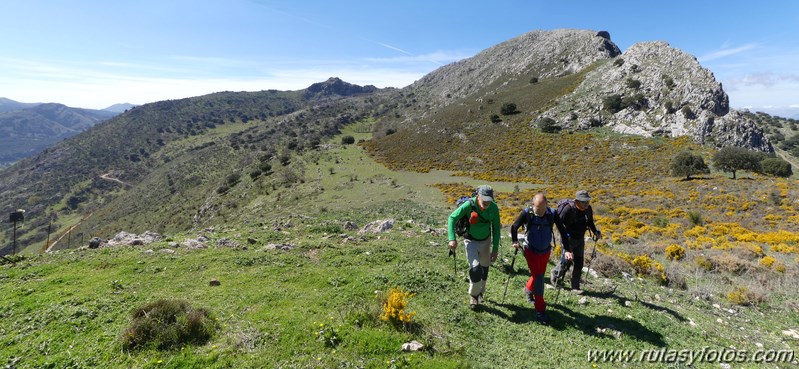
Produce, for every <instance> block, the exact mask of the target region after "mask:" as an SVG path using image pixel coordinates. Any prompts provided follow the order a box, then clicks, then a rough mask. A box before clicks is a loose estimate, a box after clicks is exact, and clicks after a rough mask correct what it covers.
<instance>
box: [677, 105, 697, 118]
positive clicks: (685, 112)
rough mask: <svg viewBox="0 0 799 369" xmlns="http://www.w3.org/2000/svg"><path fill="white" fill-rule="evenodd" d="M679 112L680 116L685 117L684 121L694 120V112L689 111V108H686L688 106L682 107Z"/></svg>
mask: <svg viewBox="0 0 799 369" xmlns="http://www.w3.org/2000/svg"><path fill="white" fill-rule="evenodd" d="M680 111H682V115H683V116H684V117H685V119H694V118H696V113H694V111H693V110H691V107H690V106H688V105H686V106H683V107H682V109H681V110H680Z"/></svg>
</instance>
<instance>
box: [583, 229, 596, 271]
mask: <svg viewBox="0 0 799 369" xmlns="http://www.w3.org/2000/svg"><path fill="white" fill-rule="evenodd" d="M588 233H590V234H591V240H593V241H594V248H593V249H592V250H591V260H588V272H586V274H591V263H592V262H593V261H594V258H595V257H596V235H594V232H593V231H591V230H590V229H589V230H588ZM585 283H588V277H585Z"/></svg>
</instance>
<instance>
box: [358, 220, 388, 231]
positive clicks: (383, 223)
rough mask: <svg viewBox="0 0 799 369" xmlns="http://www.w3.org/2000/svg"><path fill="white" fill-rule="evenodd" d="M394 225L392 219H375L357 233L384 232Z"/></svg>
mask: <svg viewBox="0 0 799 369" xmlns="http://www.w3.org/2000/svg"><path fill="white" fill-rule="evenodd" d="M393 227H394V219H384V220H376V221H374V222H371V223H369V224H367V225H365V226H363V228H362V229H361V230H360V231H358V234H364V233H385V232H388V230H389V229H391V228H393Z"/></svg>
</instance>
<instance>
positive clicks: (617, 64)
mask: <svg viewBox="0 0 799 369" xmlns="http://www.w3.org/2000/svg"><path fill="white" fill-rule="evenodd" d="M623 64H624V59H622V58H618V59H616V60H614V61H613V65H615V66H617V67H620V66H622V65H623Z"/></svg>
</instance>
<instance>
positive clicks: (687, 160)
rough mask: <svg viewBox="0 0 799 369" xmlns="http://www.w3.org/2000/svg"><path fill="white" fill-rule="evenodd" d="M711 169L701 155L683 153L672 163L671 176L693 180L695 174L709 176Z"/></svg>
mask: <svg viewBox="0 0 799 369" xmlns="http://www.w3.org/2000/svg"><path fill="white" fill-rule="evenodd" d="M708 173H710V168H708V166H707V164H705V159H703V158H702V156H701V155H698V154H694V153H691V152H689V151H683V152H681V153H679V154H677V156H675V157H674V159H673V160H672V161H671V175H673V176H675V177H683V176H685V178H686V179H691V176H692V175H694V174H708Z"/></svg>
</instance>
